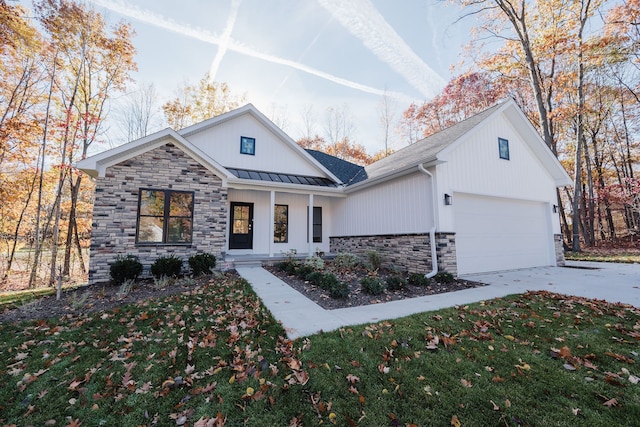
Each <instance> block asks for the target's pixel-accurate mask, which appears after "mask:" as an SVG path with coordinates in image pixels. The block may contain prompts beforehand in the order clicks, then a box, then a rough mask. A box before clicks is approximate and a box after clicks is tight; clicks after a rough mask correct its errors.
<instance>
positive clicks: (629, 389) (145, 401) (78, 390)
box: [0, 276, 640, 426]
mask: <svg viewBox="0 0 640 427" xmlns="http://www.w3.org/2000/svg"><path fill="white" fill-rule="evenodd" d="M301 321H303V320H302V319H301ZM638 338H640V313H639V311H638V310H637V309H635V308H632V307H623V306H616V305H611V304H607V303H604V302H600V301H591V300H585V299H582V298H572V297H563V296H559V295H555V294H548V293H529V294H525V295H521V296H513V297H509V298H504V299H496V300H491V301H486V302H484V303H479V304H472V305H469V306H464V307H456V308H451V309H447V310H440V311H438V312H430V313H423V314H419V315H414V316H410V317H406V318H402V319H398V320H394V321H388V322H381V323H378V324H372V325H364V326H359V327H349V328H343V329H341V330H338V331H335V332H330V333H323V334H318V335H314V336H312V337H309V338H306V339H300V340H297V341H294V342H291V341H289V340H287V339H285V338H284V331H283V330H282V328H281V326H280V325H279V324H278V323H277V322H275V321H274V320H273V318H272V317H271V315H270V314H269V312H268V311H267V310H266V309H265V308H264V307H263V306H262V304H261V303H260V302H259V300H258V299H257V297H256V296H255V294H254V293H253V292H252V291H251V289H250V286H249V285H248V284H247V283H246V282H244V281H243V280H238V279H236V278H232V277H231V276H230V277H227V278H226V279H217V280H213V279H212V280H211V281H210V283H208V284H207V285H205V286H202V287H200V288H198V289H196V290H193V291H191V292H189V293H187V294H182V295H175V296H171V297H165V298H163V299H159V300H153V301H146V302H142V303H139V304H135V305H128V306H122V307H120V308H118V309H116V310H113V311H108V312H99V313H96V314H92V315H82V316H64V317H62V318H60V319H55V320H47V321H35V322H28V323H23V324H20V325H8V324H1V325H0V339H1V340H2V343H3V344H2V346H1V347H0V381H2V387H1V389H0V423H2V424H4V425H20V426H22V425H39V426H40V425H42V426H46V425H50V426H67V425H72V426H78V425H83V426H97V425H124V426H138V425H167V426H171V425H174V426H175V425H188V426H223V425H224V426H239V425H253V426H272V425H273V426H287V425H295V426H301V425H305V426H310V425H319V424H323V425H333V424H335V425H340V426H343V425H346V426H353V425H360V426H389V425H391V426H406V425H420V426H431V425H434V426H449V425H454V426H460V425H462V426H485V425H495V426H498V425H500V426H518V425H557V426H565V425H566V426H574V425H603V426H605V425H633V424H634V423H637V420H638V419H640V384H638V381H639V380H640V378H638V377H639V376H640V372H639V371H638V369H637V368H636V366H637V364H638V362H639V359H640V355H639V353H640V345H639V341H638Z"/></svg>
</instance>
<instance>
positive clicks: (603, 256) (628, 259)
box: [564, 251, 640, 264]
mask: <svg viewBox="0 0 640 427" xmlns="http://www.w3.org/2000/svg"><path fill="white" fill-rule="evenodd" d="M564 257H565V259H567V260H571V261H594V262H621V263H626V264H634V263H636V264H637V263H640V252H638V251H634V252H610V251H609V252H608V251H603V252H588V251H582V252H565V254H564Z"/></svg>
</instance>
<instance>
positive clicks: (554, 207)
mask: <svg viewBox="0 0 640 427" xmlns="http://www.w3.org/2000/svg"><path fill="white" fill-rule="evenodd" d="M553 213H558V205H553Z"/></svg>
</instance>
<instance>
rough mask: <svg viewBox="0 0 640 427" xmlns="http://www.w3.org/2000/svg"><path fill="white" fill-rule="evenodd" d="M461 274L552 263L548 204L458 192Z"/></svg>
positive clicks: (456, 213) (455, 203)
mask: <svg viewBox="0 0 640 427" xmlns="http://www.w3.org/2000/svg"><path fill="white" fill-rule="evenodd" d="M452 207H453V208H454V209H455V227H456V254H457V258H458V274H469V273H481V272H488V271H500V270H512V269H516V268H526V267H538V266H544V265H551V264H552V261H551V260H552V257H551V250H552V248H553V235H552V233H551V229H550V223H549V222H550V218H549V213H548V212H547V209H548V205H547V204H545V203H540V202H530V201H522V200H514V199H502V198H494V197H484V196H475V195H469V194H460V193H458V194H456V195H455V196H454V198H453V206H452Z"/></svg>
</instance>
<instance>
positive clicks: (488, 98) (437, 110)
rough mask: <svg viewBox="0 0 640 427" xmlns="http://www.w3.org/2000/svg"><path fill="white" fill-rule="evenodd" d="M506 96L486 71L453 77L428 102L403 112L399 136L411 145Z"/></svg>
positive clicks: (501, 86)
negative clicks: (401, 134)
mask: <svg viewBox="0 0 640 427" xmlns="http://www.w3.org/2000/svg"><path fill="white" fill-rule="evenodd" d="M506 93H507V92H506V87H505V86H504V85H500V84H498V83H496V81H495V80H493V79H491V78H490V76H489V74H488V73H486V72H484V73H482V72H470V73H467V74H463V75H460V76H457V77H454V78H453V79H451V81H450V82H449V83H448V84H447V85H446V86H445V88H444V89H443V90H442V92H441V93H440V94H438V95H437V96H435V97H434V98H433V99H432V100H431V101H429V102H425V103H424V104H422V105H416V104H412V105H410V106H409V108H407V109H406V110H405V112H404V114H403V118H402V120H401V129H402V133H403V135H404V137H405V139H407V140H408V141H409V143H413V142H415V141H416V140H418V139H422V138H425V137H427V136H429V135H432V134H434V133H437V132H440V131H441V130H443V129H446V128H448V127H450V126H453V125H454V124H456V123H458V122H460V121H462V120H464V119H466V118H468V117H470V116H472V115H474V114H477V113H479V112H481V111H483V110H485V109H487V108H489V107H491V106H492V105H494V104H495V103H496V102H497V101H498V100H500V99H501V98H504V97H505V96H506Z"/></svg>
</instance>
